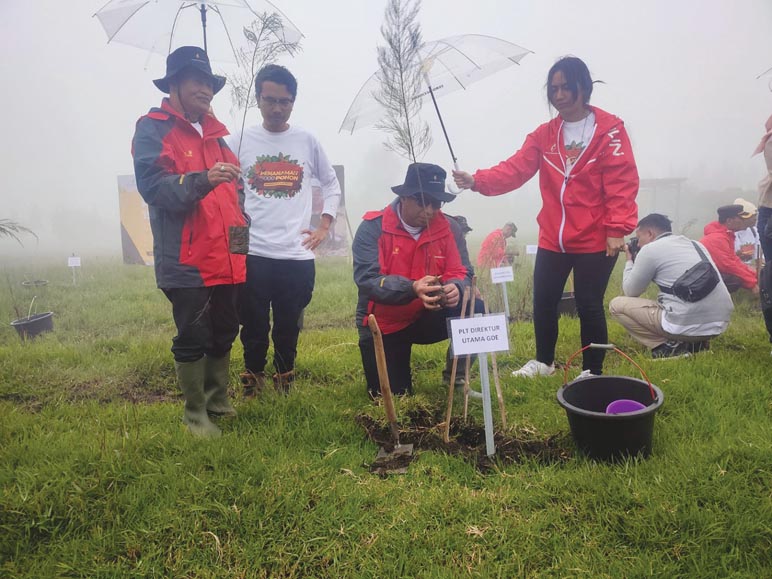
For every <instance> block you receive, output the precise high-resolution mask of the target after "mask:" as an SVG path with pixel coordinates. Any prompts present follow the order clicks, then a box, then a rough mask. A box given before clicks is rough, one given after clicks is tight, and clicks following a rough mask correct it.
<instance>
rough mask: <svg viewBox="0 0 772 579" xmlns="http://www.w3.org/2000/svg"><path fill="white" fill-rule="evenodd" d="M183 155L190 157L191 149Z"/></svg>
mask: <svg viewBox="0 0 772 579" xmlns="http://www.w3.org/2000/svg"><path fill="white" fill-rule="evenodd" d="M185 156H186V157H192V156H193V151H185Z"/></svg>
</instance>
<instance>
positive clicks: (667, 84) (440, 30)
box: [0, 0, 772, 260]
mask: <svg viewBox="0 0 772 579" xmlns="http://www.w3.org/2000/svg"><path fill="white" fill-rule="evenodd" d="M103 4H104V2H103V1H101V0H99V1H92V0H79V1H78V2H60V1H55V0H0V50H1V51H2V54H3V58H2V60H1V61H0V72H1V73H2V76H3V79H4V82H3V90H2V93H1V95H0V102H1V103H2V110H3V112H4V115H3V133H4V135H3V138H2V139H0V158H2V180H1V181H0V185H1V187H0V218H7V219H12V220H15V221H18V222H19V223H20V224H22V225H25V226H27V227H29V228H31V229H33V230H34V231H35V232H36V233H37V234H38V236H39V242H38V243H36V242H35V240H34V239H33V238H31V237H29V236H24V237H23V241H24V247H20V246H19V245H18V244H17V243H16V242H14V241H13V240H11V239H0V259H2V258H4V257H5V258H8V257H11V256H17V257H18V256H21V257H22V258H24V259H36V258H39V257H44V256H45V257H49V256H53V257H58V256H61V257H62V260H65V259H66V256H68V255H70V254H72V253H76V254H78V255H83V256H88V255H120V251H121V243H120V239H121V236H120V221H119V210H118V187H117V182H116V177H117V175H120V174H131V173H132V172H133V167H132V161H131V154H130V145H131V138H132V135H133V132H134V124H135V122H136V120H137V119H138V118H139V117H140V116H141V115H142V114H144V113H145V112H147V110H148V109H149V108H150V107H152V106H158V105H159V103H160V101H161V98H162V94H161V93H160V92H159V91H158V90H157V89H156V88H155V87H154V86H153V85H152V83H151V80H152V79H154V78H159V77H162V76H163V75H164V69H165V64H164V58H163V57H161V56H158V55H153V56H150V57H149V56H148V54H147V53H146V52H144V51H142V50H139V49H135V48H132V47H129V46H125V45H120V44H109V45H108V44H107V43H106V35H105V33H104V31H103V29H102V27H101V26H100V24H99V22H98V21H97V19H95V18H92V15H93V14H94V12H96V11H97V10H98V9H99V8H101V7H102V5H103ZM275 4H276V5H277V7H278V8H279V9H281V10H282V11H283V12H284V14H285V15H286V16H287V17H288V18H289V19H290V20H291V21H292V22H293V23H294V24H295V25H296V26H297V27H298V28H299V29H300V30H301V31H302V32H303V34H304V35H305V38H304V39H303V41H302V51H301V52H300V53H299V54H298V55H296V56H295V57H294V58H290V57H285V58H283V59H281V60H279V63H280V64H283V65H285V66H287V67H288V68H289V69H290V70H291V71H292V72H293V73H294V74H295V76H296V77H297V78H298V83H299V87H298V96H297V100H296V103H295V107H294V112H293V115H292V118H291V119H290V123H291V124H293V123H294V124H298V125H302V126H304V127H306V128H308V129H310V130H311V131H312V132H314V133H315V134H316V135H317V137H318V138H319V139H320V141H321V143H322V145H323V147H324V148H325V150H326V152H327V154H328V156H329V158H330V159H331V161H332V162H333V163H334V164H340V165H344V167H345V192H346V202H347V208H348V215H349V218H350V221H351V225H352V227H353V228H356V227H357V225H358V224H359V221H360V216H361V215H362V214H363V213H364V212H365V211H366V210H370V209H378V208H381V207H383V206H384V205H386V204H387V203H389V202H390V201H391V200H392V199H393V193H391V191H390V189H389V187H390V186H392V185H396V184H399V183H401V182H402V180H403V178H404V174H405V168H406V166H407V164H408V162H407V161H406V160H405V159H402V158H400V157H398V156H397V155H396V154H395V153H392V152H390V151H388V150H386V148H385V147H384V146H383V145H382V143H383V141H384V140H385V138H386V136H385V134H383V133H380V132H378V131H377V130H375V129H373V128H366V129H361V130H358V131H357V132H355V133H354V134H353V135H352V134H348V133H338V128H339V127H340V124H341V121H342V120H343V117H344V116H345V114H346V112H347V110H348V107H349V105H350V104H351V102H352V100H353V99H354V97H355V96H356V94H357V92H358V91H359V89H360V87H361V85H362V84H363V83H364V82H365V81H366V80H367V79H368V77H369V76H370V75H371V74H372V73H373V72H375V70H376V68H377V63H376V46H377V45H378V44H380V43H382V37H381V35H380V26H381V23H382V21H383V11H384V8H385V5H386V0H367V1H366V2H365V1H355V0H348V1H347V0H327V1H318V0H276V1H275ZM419 21H420V24H421V27H422V32H423V39H424V41H431V40H437V39H440V38H443V37H447V36H452V35H457V34H484V35H490V36H496V37H499V38H502V39H504V40H508V41H510V42H513V43H515V44H518V45H520V46H523V47H526V48H528V49H530V50H532V51H534V54H530V55H528V56H526V57H525V58H524V59H523V60H522V61H521V63H520V66H513V67H511V68H509V69H506V70H504V71H502V72H500V73H498V74H496V75H494V76H492V77H489V78H487V79H484V80H482V81H480V82H478V83H476V84H473V85H472V86H470V87H469V89H468V90H466V91H458V92H456V93H453V94H450V95H448V96H445V97H443V98H442V99H441V100H440V101H439V104H440V107H441V109H442V111H443V116H444V119H445V124H446V126H447V128H448V131H449V132H450V135H451V139H452V140H453V145H454V149H455V152H456V154H457V156H458V157H459V164H460V167H461V168H462V169H465V170H468V171H470V172H471V171H474V170H475V169H477V168H484V167H489V166H491V165H494V164H496V163H498V162H499V161H501V160H503V159H505V158H507V157H509V156H510V155H511V154H513V153H514V152H515V151H516V150H517V149H518V148H519V147H520V145H521V144H522V142H523V140H524V139H525V136H526V135H527V134H528V133H529V132H531V131H532V130H534V129H535V128H536V127H537V126H538V125H539V124H541V123H543V122H545V121H547V120H548V119H549V118H550V117H551V114H552V113H551V111H550V109H549V108H548V106H547V100H546V92H545V88H544V85H545V82H546V74H547V71H548V69H549V67H550V66H551V65H552V63H553V62H554V61H555V60H556V59H557V58H559V57H561V56H564V55H567V54H572V55H575V56H578V57H580V58H582V59H583V60H584V61H585V62H586V63H587V64H588V66H589V68H590V71H591V73H592V75H593V78H594V79H596V80H602V81H604V82H605V84H598V85H596V86H595V89H594V93H593V97H592V101H591V102H592V104H594V105H596V106H598V107H600V108H602V109H605V110H607V111H609V112H611V113H614V114H616V115H618V116H620V117H621V118H622V119H623V120H624V121H625V125H626V127H627V130H628V132H629V134H630V138H631V140H632V144H633V150H634V153H635V157H636V160H637V163H638V169H639V173H640V175H641V178H642V179H673V178H679V179H685V181H683V182H680V185H679V186H680V188H681V190H682V191H683V194H682V195H681V197H680V200H679V201H678V203H677V204H676V200H677V198H676V196H675V195H674V194H672V192H668V191H665V192H664V193H659V194H658V195H657V197H656V199H652V198H651V196H650V195H644V193H643V192H642V194H641V196H640V198H639V204H640V205H641V216H643V215H644V214H645V213H648V212H650V211H652V210H659V211H660V212H664V213H667V214H669V215H670V216H671V217H675V214H674V212H676V211H677V212H678V220H677V223H676V227H677V228H681V227H684V226H687V227H688V233H689V234H690V235H691V236H692V237H696V238H699V237H701V235H702V227H703V225H704V224H705V223H707V222H708V221H710V220H713V219H715V207H716V206H718V205H721V204H725V203H731V202H732V201H733V200H734V198H735V197H736V196H743V197H745V198H746V199H748V200H750V201H752V202H754V203H755V202H756V198H757V193H756V185H757V183H758V181H759V180H760V179H761V177H762V176H763V174H764V173H765V170H766V169H765V167H764V162H763V159H762V158H761V156H757V157H754V158H751V156H750V155H751V152H752V151H753V149H754V148H755V147H756V145H757V143H758V141H759V139H760V138H761V136H762V134H763V125H764V122H765V120H766V119H767V117H768V116H769V114H770V113H772V92H770V86H769V83H770V81H772V75H768V76H766V77H764V78H762V79H759V80H757V79H756V77H757V76H758V75H759V74H760V73H762V72H764V71H766V70H767V69H769V68H770V67H772V37H771V36H770V31H772V2H771V1H770V0H646V1H644V2H636V3H633V2H620V1H618V0H590V1H588V2H576V1H573V0H511V1H508V2H501V1H500V0H476V1H475V2H470V1H460V0H424V1H423V4H422V8H421V12H420V16H419ZM245 24H247V23H245ZM213 56H214V55H213ZM213 65H214V68H215V70H216V72H219V73H221V74H226V75H227V74H228V66H227V65H221V64H220V63H213ZM226 91H227V89H224V90H223V92H221V93H220V94H219V95H218V96H217V97H215V100H214V101H213V106H214V108H215V111H216V113H217V115H218V117H219V118H220V119H221V120H223V121H224V122H225V123H226V125H228V127H229V128H230V129H231V131H232V132H237V131H238V130H239V128H240V125H241V112H240V111H237V110H231V109H232V104H231V100H230V96H229V95H228V94H226ZM422 117H423V118H424V119H426V120H428V121H429V122H430V124H431V126H432V128H433V136H434V145H433V147H432V149H431V150H430V151H429V152H428V153H427V154H426V155H425V156H424V158H423V159H422V160H423V161H426V162H433V163H437V164H439V165H442V166H443V167H445V168H446V169H447V170H450V168H451V159H450V155H449V154H448V151H447V148H446V145H445V142H444V139H443V136H442V132H441V130H440V127H439V123H438V122H437V119H436V116H435V115H434V111H433V109H432V108H431V104H430V103H429V104H428V105H424V109H423V113H422ZM258 122H260V117H259V112H258V111H257V109H252V110H251V111H250V112H249V115H248V118H247V124H248V125H249V124H255V123H258ZM676 205H677V206H676ZM540 206H541V201H540V197H539V193H538V177H535V178H534V179H532V180H531V181H530V182H529V183H528V184H527V185H526V186H524V187H523V188H521V189H520V190H518V191H516V192H513V193H509V194H507V195H504V196H501V197H498V198H484V197H482V196H480V195H479V194H477V193H474V192H469V191H467V192H464V193H463V194H462V195H460V196H459V198H458V199H457V200H456V201H454V202H453V203H452V204H451V205H448V206H447V207H446V211H447V212H448V213H450V214H463V215H465V216H467V218H468V220H469V223H470V225H471V227H473V228H474V231H473V233H471V234H470V240H471V242H472V243H473V244H474V243H475V242H479V240H481V239H482V238H483V237H484V236H485V235H486V234H487V233H488V232H489V231H490V230H491V229H493V228H495V227H500V226H501V225H503V223H504V222H505V221H515V222H516V223H517V225H518V228H519V231H518V242H520V243H526V242H528V243H535V239H536V222H535V217H536V214H537V212H538V210H539V208H540Z"/></svg>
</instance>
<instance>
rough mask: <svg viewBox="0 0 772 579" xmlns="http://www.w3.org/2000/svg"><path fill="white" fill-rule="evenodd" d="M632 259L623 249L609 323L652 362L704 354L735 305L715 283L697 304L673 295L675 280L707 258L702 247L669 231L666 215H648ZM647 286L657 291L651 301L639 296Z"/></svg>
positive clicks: (639, 232) (720, 284)
mask: <svg viewBox="0 0 772 579" xmlns="http://www.w3.org/2000/svg"><path fill="white" fill-rule="evenodd" d="M636 237H637V238H638V247H639V248H640V250H639V251H638V253H637V254H635V255H634V254H633V253H631V251H630V247H629V246H628V245H625V254H626V255H627V261H626V262H625V269H624V272H623V273H622V291H623V292H624V296H618V297H615V298H614V299H612V300H611V302H610V303H609V311H610V313H611V317H612V319H614V320H615V321H617V322H619V323H620V324H622V326H624V328H625V329H626V330H627V331H628V333H629V334H630V335H631V336H632V337H633V339H635V340H636V341H638V342H640V343H641V344H643V345H644V346H646V347H647V348H650V349H651V357H652V358H655V359H663V358H677V357H681V356H686V355H690V354H694V353H696V352H700V351H702V350H706V349H708V348H709V345H710V340H711V338H714V337H716V336H719V335H720V334H722V333H724V332H725V331H726V329H727V327H728V326H729V319H730V317H731V315H732V310H733V309H734V305H733V304H732V298H731V296H730V295H729V292H728V291H727V289H726V286H725V285H724V284H723V283H722V282H721V281H719V282H718V284H716V287H714V288H713V290H712V291H711V292H710V293H709V294H708V295H706V296H705V297H704V298H702V299H701V300H698V301H696V302H687V301H685V300H682V299H680V298H679V297H678V296H676V295H674V293H673V291H672V289H670V288H672V287H673V284H674V283H675V281H676V280H677V279H678V278H679V277H681V276H682V275H683V274H684V273H685V272H686V271H687V270H689V269H690V268H692V267H694V266H695V265H697V264H698V263H700V261H702V255H701V254H700V252H702V254H704V255H705V257H706V259H709V258H708V256H707V252H706V251H705V249H704V248H702V247H699V246H698V244H697V243H696V242H694V241H692V240H691V239H689V238H688V237H686V236H684V235H676V234H674V233H673V232H672V227H671V222H670V219H668V218H667V216H665V215H662V214H659V213H651V214H650V215H647V216H646V217H644V218H643V219H641V220H640V221H639V222H638V227H637V230H636ZM651 283H654V284H656V285H657V287H658V288H659V293H658V294H657V299H656V301H654V300H649V299H645V298H642V297H640V296H641V294H643V293H644V292H645V291H646V288H648V287H649V285H650V284H651Z"/></svg>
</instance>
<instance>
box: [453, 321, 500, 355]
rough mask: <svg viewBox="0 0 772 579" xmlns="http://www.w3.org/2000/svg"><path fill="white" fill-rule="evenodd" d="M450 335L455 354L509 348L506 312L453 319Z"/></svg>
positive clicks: (497, 350) (498, 350)
mask: <svg viewBox="0 0 772 579" xmlns="http://www.w3.org/2000/svg"><path fill="white" fill-rule="evenodd" d="M450 337H451V340H452V343H453V355H454V356H463V355H465V354H480V353H482V352H506V351H508V350H509V336H508V334H507V317H506V316H505V315H504V314H489V315H487V316H475V317H473V318H464V319H463V320H462V319H461V318H456V319H452V320H450Z"/></svg>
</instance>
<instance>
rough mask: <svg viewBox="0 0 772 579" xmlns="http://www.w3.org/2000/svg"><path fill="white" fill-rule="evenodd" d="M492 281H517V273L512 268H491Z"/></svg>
mask: <svg viewBox="0 0 772 579" xmlns="http://www.w3.org/2000/svg"><path fill="white" fill-rule="evenodd" d="M491 281H492V282H493V283H505V282H508V281H515V271H514V270H513V269H512V267H494V268H491Z"/></svg>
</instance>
